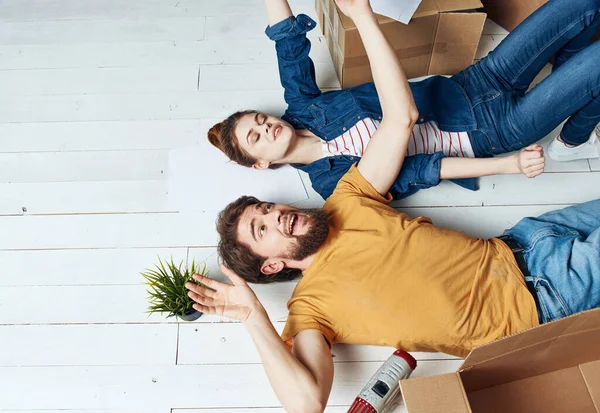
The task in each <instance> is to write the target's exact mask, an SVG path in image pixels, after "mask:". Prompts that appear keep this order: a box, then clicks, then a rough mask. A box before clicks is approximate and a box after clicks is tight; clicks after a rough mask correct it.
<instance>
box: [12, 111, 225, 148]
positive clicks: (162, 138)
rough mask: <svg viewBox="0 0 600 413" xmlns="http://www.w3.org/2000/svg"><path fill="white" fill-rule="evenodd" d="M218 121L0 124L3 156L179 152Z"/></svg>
mask: <svg viewBox="0 0 600 413" xmlns="http://www.w3.org/2000/svg"><path fill="white" fill-rule="evenodd" d="M217 121H218V119H216V118H214V119H200V120H198V119H193V120H140V121H108V122H69V121H64V122H41V123H0V136H2V145H0V153H9V152H69V151H111V150H112V151H116V150H121V151H127V150H144V149H177V148H181V147H186V146H191V145H194V144H195V143H196V142H198V139H200V138H203V139H206V138H205V136H206V135H205V134H206V130H208V127H209V125H213V124H214V123H216V122H217Z"/></svg>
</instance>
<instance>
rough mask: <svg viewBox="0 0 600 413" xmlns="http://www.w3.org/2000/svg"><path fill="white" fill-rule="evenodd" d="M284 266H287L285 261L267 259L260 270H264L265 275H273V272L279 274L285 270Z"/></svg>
mask: <svg viewBox="0 0 600 413" xmlns="http://www.w3.org/2000/svg"><path fill="white" fill-rule="evenodd" d="M284 268H285V264H284V263H283V261H271V260H267V261H265V262H264V263H263V265H262V266H261V267H260V272H262V273H263V274H265V275H273V274H277V273H278V272H279V271H281V270H283V269H284Z"/></svg>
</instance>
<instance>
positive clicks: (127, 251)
mask: <svg viewBox="0 0 600 413" xmlns="http://www.w3.org/2000/svg"><path fill="white" fill-rule="evenodd" d="M290 3H291V5H292V8H293V9H294V11H295V12H297V13H300V12H304V13H307V14H309V15H310V16H312V17H314V16H315V12H314V1H313V0H292V1H290ZM265 25H266V16H265V14H264V8H263V0H221V1H215V0H127V1H122V0H85V1H82V0H27V1H24V0H0V194H2V195H1V196H0V228H2V232H1V234H2V235H1V236H0V264H1V268H2V271H0V389H1V390H0V412H10V413H17V412H18V413H59V412H61V413H64V412H71V413H100V412H103V413H242V412H250V413H280V412H282V409H281V408H280V405H279V403H278V401H277V399H276V398H275V396H274V394H273V392H272V390H271V389H270V386H269V384H268V382H267V378H266V376H265V374H264V371H263V370H262V367H261V366H260V363H259V362H260V360H259V357H258V354H257V352H256V350H255V348H254V346H253V344H252V341H251V339H250V337H249V336H248V335H247V333H246V332H245V330H244V328H243V326H242V325H241V324H240V323H237V322H230V321H228V320H225V319H223V318H220V317H214V316H212V317H211V316H204V317H201V318H200V319H199V320H198V321H197V322H194V323H178V322H177V320H174V319H165V318H164V317H162V316H160V315H153V316H151V317H148V316H147V315H146V313H145V311H146V308H147V300H146V296H147V295H146V291H145V288H146V287H145V286H144V285H143V284H142V277H141V276H140V272H141V271H143V270H144V269H145V268H148V267H151V266H152V265H153V264H154V263H155V262H156V261H157V257H162V258H167V259H168V258H169V257H171V256H172V257H173V259H174V260H175V261H176V262H186V261H187V262H189V261H191V260H192V259H194V260H196V261H198V262H200V263H206V264H207V267H208V269H209V270H210V271H211V274H212V275H213V276H214V277H216V278H218V279H222V275H221V274H220V273H219V270H218V267H217V256H216V248H215V245H216V242H217V237H216V233H215V230H214V220H215V217H214V216H213V215H211V214H207V213H205V212H203V211H202V210H201V209H199V210H198V211H197V212H195V213H192V214H185V215H184V214H179V213H178V212H177V211H172V210H169V207H168V205H167V190H168V188H167V159H168V151H169V150H171V149H179V148H185V147H189V146H193V145H200V146H201V147H202V148H203V150H207V151H213V150H214V149H213V148H211V147H210V146H209V145H208V144H207V142H206V131H207V130H208V128H209V127H210V126H212V125H213V124H214V123H215V122H217V121H219V120H221V118H222V117H225V116H226V115H229V114H230V113H231V112H234V111H236V110H239V109H248V108H256V109H258V110H261V111H265V112H270V113H273V114H280V113H281V112H282V111H283V109H284V108H285V106H284V101H283V96H282V89H281V85H280V83H279V79H278V74H277V66H276V59H275V53H274V48H273V44H272V42H270V41H269V40H268V39H266V37H265V36H264V28H265ZM506 34H507V33H506V31H505V30H503V29H502V28H500V27H499V26H497V25H496V24H494V23H493V22H490V21H488V22H487V23H486V26H485V29H484V35H483V37H482V39H481V43H480V47H479V50H478V52H477V56H476V58H477V59H481V58H483V57H484V56H485V55H486V54H487V53H488V52H489V51H491V50H493V49H494V48H495V47H496V46H497V45H498V43H499V42H500V41H501V40H502V39H503V38H504V37H506ZM309 37H310V38H311V40H312V50H311V57H312V58H313V60H314V62H315V66H316V70H317V81H318V84H319V85H320V87H322V88H324V89H332V88H337V87H339V83H338V81H337V79H336V76H335V71H334V68H333V64H332V62H331V58H330V57H329V52H328V50H327V45H326V42H325V41H324V39H323V38H322V37H320V31H319V30H318V29H317V30H314V31H312V32H311V33H310V34H309ZM547 73H549V68H546V69H545V70H544V71H543V73H542V74H541V76H540V78H541V77H543V76H544V75H546V74H547ZM557 132H558V130H557V131H555V132H554V134H555V133H557ZM552 137H553V135H552V134H551V135H549V136H548V137H547V138H546V139H545V140H544V144H547V143H548V142H549V140H550V139H552ZM205 179H211V177H204V176H202V177H198V190H200V191H201V190H202V182H203V180H205ZM300 179H302V180H303V182H304V184H305V186H306V187H307V191H308V193H309V199H307V200H304V201H301V202H298V203H297V205H298V206H307V207H318V206H320V205H322V203H323V200H322V199H321V198H320V197H319V196H318V195H317V194H316V193H315V192H314V191H313V190H312V188H310V183H309V182H308V178H307V176H306V175H302V174H301V175H300ZM599 197H600V161H598V160H595V161H590V162H588V161H578V162H569V163H555V162H551V161H550V162H548V167H547V173H546V174H544V175H542V176H540V177H539V178H536V179H534V180H527V179H525V178H523V177H521V176H495V177H487V178H484V179H481V180H480V190H479V191H476V192H470V191H467V190H464V189H462V188H459V187H457V186H456V185H454V184H452V183H449V182H443V183H442V184H441V185H440V186H439V187H436V188H432V189H429V190H425V191H421V192H419V193H418V194H417V195H415V196H413V197H410V198H408V199H406V200H403V201H397V202H394V204H393V205H394V206H395V207H397V208H400V209H401V210H402V211H403V212H406V213H407V214H409V215H411V216H416V215H425V216H429V217H431V218H432V219H433V221H434V222H435V223H436V224H438V225H441V226H446V227H449V228H453V229H457V230H461V231H465V232H467V233H469V234H471V235H474V236H481V237H490V236H495V235H498V234H500V233H501V232H502V231H503V230H504V229H505V228H508V227H510V226H512V225H514V224H515V223H516V222H517V221H518V220H519V219H520V218H521V217H523V216H527V215H538V214H540V213H542V212H545V211H549V210H552V209H556V208H560V207H563V206H566V205H570V204H574V203H579V202H584V201H587V200H590V199H595V198H599ZM294 286H295V283H294V282H288V283H282V284H279V285H267V286H264V285H261V286H257V287H256V292H257V294H258V296H259V298H260V299H261V301H262V302H263V303H264V305H265V307H266V308H267V310H268V311H269V315H270V317H271V319H272V320H273V322H274V325H275V327H276V329H278V331H281V330H282V328H283V326H284V323H285V320H286V318H287V310H286V301H287V299H288V298H289V296H290V294H291V293H292V291H293V289H294ZM332 352H333V354H334V362H335V370H336V372H335V380H334V388H333V391H332V396H331V399H330V401H329V407H328V408H327V410H326V411H327V412H329V413H341V412H345V411H346V410H347V407H348V405H349V404H350V403H352V401H353V399H354V397H355V396H356V394H357V393H358V391H359V390H360V389H361V388H362V386H363V385H364V384H365V383H366V381H367V380H368V378H369V377H370V376H371V375H372V374H373V372H374V371H376V370H377V368H378V367H379V366H380V364H381V362H382V361H383V360H385V359H386V358H387V357H388V356H389V355H390V354H391V352H392V349H391V348H385V347H375V346H347V345H335V346H334V348H333V350H332ZM414 355H415V357H416V358H417V359H418V361H419V367H418V368H417V370H416V371H415V376H416V377H421V376H427V375H432V374H439V373H444V372H451V371H455V370H456V369H457V368H458V367H459V365H460V363H461V360H459V359H456V358H455V357H451V356H448V355H445V354H440V353H415V354H414ZM395 412H396V413H398V412H402V413H405V412H406V410H405V408H404V406H403V405H402V404H401V405H400V406H399V407H398V408H397V409H396V410H395Z"/></svg>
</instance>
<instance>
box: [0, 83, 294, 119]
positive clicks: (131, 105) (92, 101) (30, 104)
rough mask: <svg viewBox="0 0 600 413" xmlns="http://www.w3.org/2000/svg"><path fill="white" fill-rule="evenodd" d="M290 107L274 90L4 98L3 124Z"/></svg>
mask: <svg viewBox="0 0 600 413" xmlns="http://www.w3.org/2000/svg"><path fill="white" fill-rule="evenodd" d="M9 101H10V104H8V102H9ZM284 104H285V103H284V100H283V96H282V94H281V93H280V92H279V91H274V90H266V91H263V92H261V93H256V91H254V90H252V91H230V92H228V93H222V92H220V91H205V92H180V93H175V92H170V93H147V94H130V93H122V94H95V95H84V94H80V95H40V96H12V97H10V98H8V97H0V122H10V123H22V122H66V121H71V122H84V121H121V120H155V119H157V120H161V119H162V120H165V119H197V118H198V115H199V114H202V116H204V117H207V118H215V117H216V118H219V117H223V118H225V117H226V116H229V115H230V114H232V113H233V112H235V111H237V110H241V109H245V108H248V107H249V108H255V109H257V110H261V111H265V112H267V113H279V112H280V111H281V108H282V107H284Z"/></svg>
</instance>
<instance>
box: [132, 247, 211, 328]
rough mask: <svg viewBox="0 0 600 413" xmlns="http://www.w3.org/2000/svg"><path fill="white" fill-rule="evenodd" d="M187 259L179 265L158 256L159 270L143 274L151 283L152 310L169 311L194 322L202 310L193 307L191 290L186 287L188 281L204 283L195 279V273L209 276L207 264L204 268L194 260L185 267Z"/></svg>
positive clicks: (148, 283)
mask: <svg viewBox="0 0 600 413" xmlns="http://www.w3.org/2000/svg"><path fill="white" fill-rule="evenodd" d="M182 266H183V262H180V263H179V266H177V265H175V263H174V262H173V257H171V261H170V262H167V261H166V260H165V262H163V260H161V259H160V257H159V258H158V264H155V269H146V270H145V271H144V272H142V276H143V277H144V278H145V279H146V284H147V285H148V287H149V288H148V289H147V290H146V291H148V294H149V295H150V297H149V299H148V301H149V302H150V306H149V307H148V313H149V314H152V313H168V315H167V318H169V317H173V316H176V317H179V318H180V319H182V320H185V321H194V320H196V319H198V318H199V317H200V316H201V315H202V313H201V312H200V311H196V310H195V309H194V308H193V307H192V304H193V301H192V299H191V298H190V297H189V296H188V290H187V289H186V288H185V283H187V282H193V283H195V284H200V283H198V282H197V281H196V280H194V279H193V278H192V275H193V274H201V275H204V276H207V275H208V272H207V271H206V264H205V265H204V267H203V268H202V270H201V271H200V267H199V265H198V264H196V262H195V261H193V260H192V263H191V265H189V266H186V267H185V268H183V269H182Z"/></svg>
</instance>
